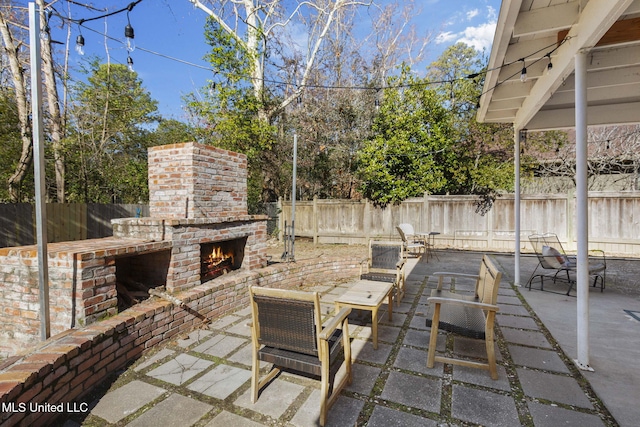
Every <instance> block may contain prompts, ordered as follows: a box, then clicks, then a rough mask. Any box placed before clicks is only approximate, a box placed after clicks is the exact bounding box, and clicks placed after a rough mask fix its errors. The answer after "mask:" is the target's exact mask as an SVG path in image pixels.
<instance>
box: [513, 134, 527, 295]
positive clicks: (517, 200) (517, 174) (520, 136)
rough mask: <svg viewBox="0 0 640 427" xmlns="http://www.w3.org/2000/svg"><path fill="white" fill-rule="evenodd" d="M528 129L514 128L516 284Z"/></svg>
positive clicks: (518, 273)
mask: <svg viewBox="0 0 640 427" xmlns="http://www.w3.org/2000/svg"><path fill="white" fill-rule="evenodd" d="M526 138H527V131H526V130H519V129H514V139H515V147H514V148H513V149H514V165H513V166H514V171H513V172H514V174H515V177H514V178H515V199H514V201H513V212H514V221H515V228H516V235H515V248H514V249H515V265H514V277H515V279H514V285H515V286H520V227H521V223H520V144H521V143H522V142H524V141H526Z"/></svg>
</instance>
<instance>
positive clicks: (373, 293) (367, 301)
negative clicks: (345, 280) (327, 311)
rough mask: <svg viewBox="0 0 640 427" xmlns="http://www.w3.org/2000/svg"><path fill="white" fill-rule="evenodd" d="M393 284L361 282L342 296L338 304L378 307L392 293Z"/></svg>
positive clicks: (370, 281) (371, 281)
mask: <svg viewBox="0 0 640 427" xmlns="http://www.w3.org/2000/svg"><path fill="white" fill-rule="evenodd" d="M392 288H393V284H391V283H385V282H376V281H375V280H359V281H358V282H356V284H355V285H353V286H352V287H351V289H349V290H348V291H347V292H345V293H344V294H342V295H341V296H340V297H338V299H337V300H336V302H338V303H343V304H354V305H364V306H378V305H380V304H381V303H382V301H383V300H384V299H385V297H386V296H387V295H388V294H389V292H391V289H392Z"/></svg>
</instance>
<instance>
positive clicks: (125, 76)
mask: <svg viewBox="0 0 640 427" xmlns="http://www.w3.org/2000/svg"><path fill="white" fill-rule="evenodd" d="M85 72H86V73H87V74H88V78H87V81H86V82H83V81H80V82H77V83H76V84H75V85H74V86H73V87H72V91H71V93H72V96H73V99H74V102H73V104H72V107H71V111H70V115H71V124H72V130H71V132H70V135H69V137H68V138H67V140H66V148H67V152H66V159H67V163H68V165H69V167H68V174H67V180H68V185H67V188H68V199H69V200H70V201H80V202H95V203H112V202H120V203H137V202H140V201H145V200H147V199H148V186H147V172H146V159H147V148H148V147H149V146H150V145H154V143H153V141H152V139H151V138H150V134H151V131H150V129H151V126H152V125H153V124H154V123H155V122H156V121H157V120H158V116H157V114H156V111H157V102H156V101H155V100H153V99H152V98H151V96H150V94H149V92H148V91H147V90H146V89H144V87H143V86H142V81H141V80H140V78H139V77H138V75H137V74H136V73H135V72H132V71H129V69H128V68H127V67H126V66H124V65H120V64H101V63H99V61H98V60H97V59H94V60H92V61H90V62H89V63H88V66H87V68H86V69H85Z"/></svg>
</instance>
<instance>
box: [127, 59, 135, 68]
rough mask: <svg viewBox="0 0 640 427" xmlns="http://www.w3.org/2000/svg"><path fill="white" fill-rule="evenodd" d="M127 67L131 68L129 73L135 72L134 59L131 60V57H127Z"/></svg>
mask: <svg viewBox="0 0 640 427" xmlns="http://www.w3.org/2000/svg"><path fill="white" fill-rule="evenodd" d="M127 67H128V68H129V71H131V72H134V71H135V70H134V69H133V59H131V57H130V56H127Z"/></svg>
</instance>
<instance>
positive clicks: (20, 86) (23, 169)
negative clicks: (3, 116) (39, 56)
mask: <svg viewBox="0 0 640 427" xmlns="http://www.w3.org/2000/svg"><path fill="white" fill-rule="evenodd" d="M0 33H1V34H2V41H3V43H4V51H5V53H6V56H7V58H8V59H9V68H10V70H11V78H12V80H13V85H14V89H15V95H16V105H17V108H18V119H19V121H20V136H21V140H22V152H21V154H20V160H19V161H18V164H17V166H16V169H15V171H14V172H13V174H11V176H10V177H9V180H8V182H7V183H8V187H9V197H10V199H11V201H12V202H18V201H20V200H19V197H20V192H19V189H20V186H21V185H22V182H23V181H24V178H25V176H26V174H27V171H28V168H29V166H30V165H31V162H32V160H33V140H32V130H31V121H30V120H29V103H28V102H27V89H26V85H25V80H24V79H25V77H24V72H23V71H22V65H21V64H20V58H19V57H18V52H19V49H18V47H17V46H16V44H15V40H14V38H13V35H12V33H11V30H10V29H9V25H8V21H7V19H5V15H4V13H3V9H0Z"/></svg>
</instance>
